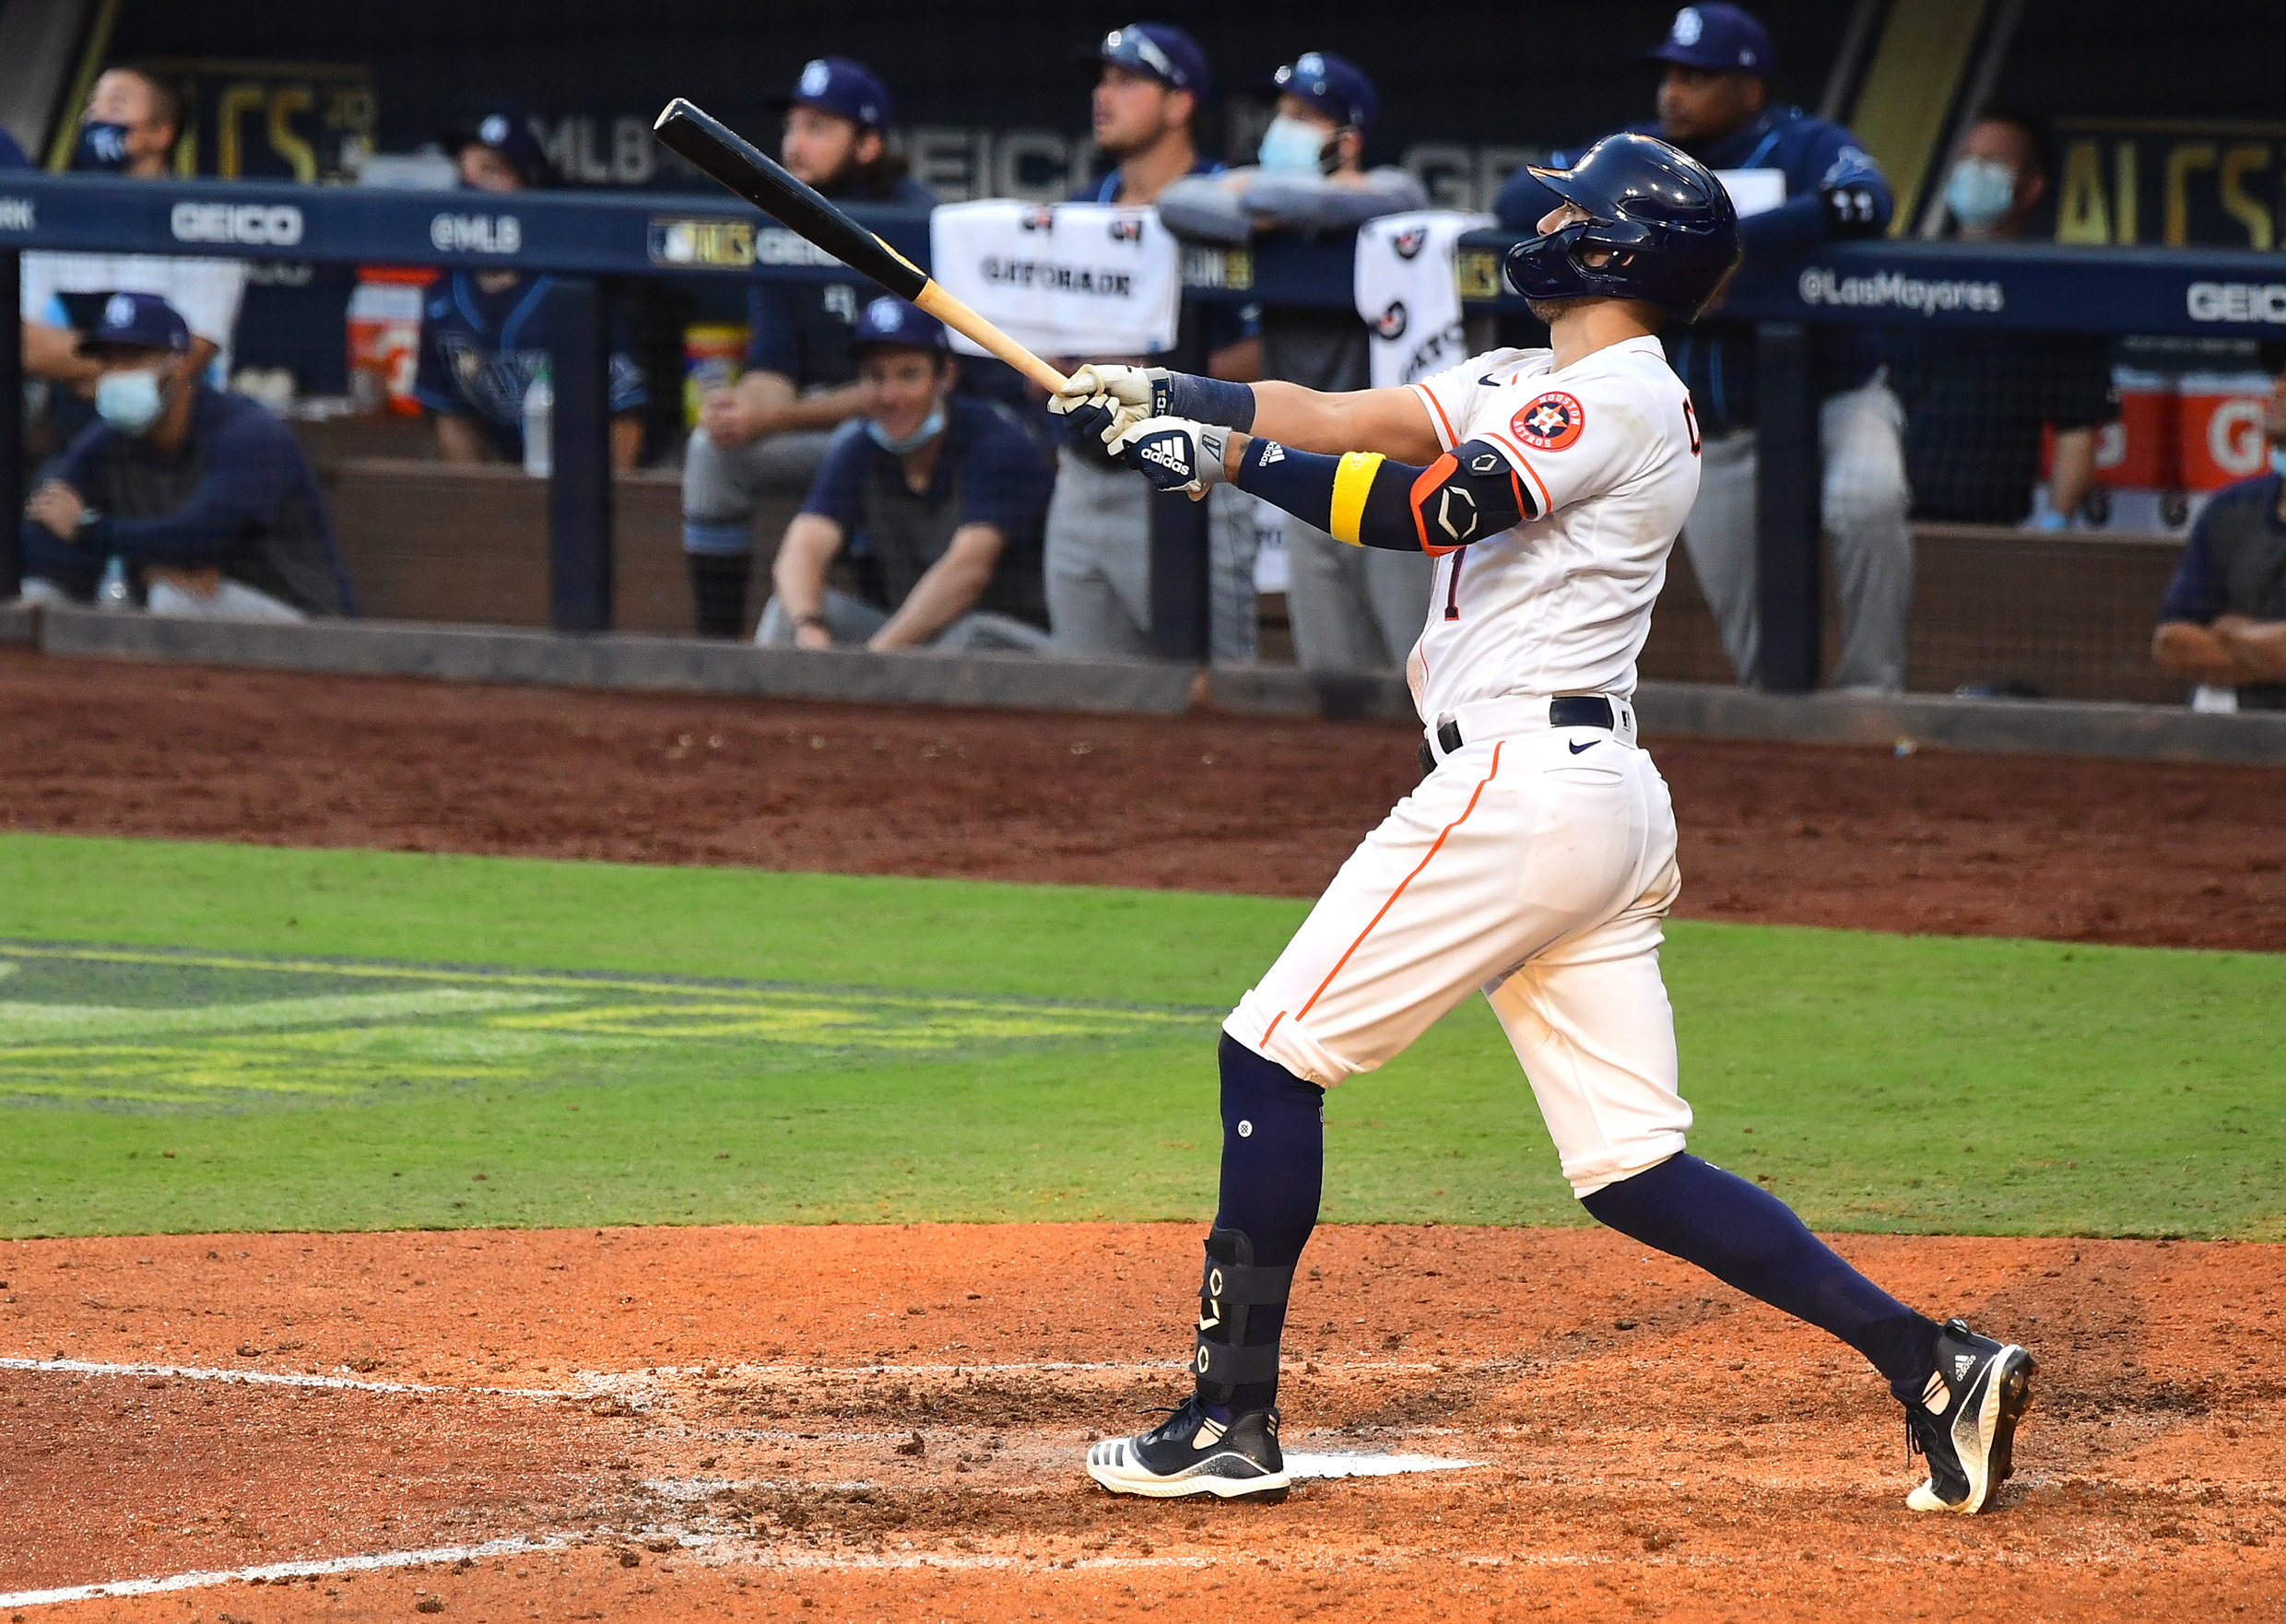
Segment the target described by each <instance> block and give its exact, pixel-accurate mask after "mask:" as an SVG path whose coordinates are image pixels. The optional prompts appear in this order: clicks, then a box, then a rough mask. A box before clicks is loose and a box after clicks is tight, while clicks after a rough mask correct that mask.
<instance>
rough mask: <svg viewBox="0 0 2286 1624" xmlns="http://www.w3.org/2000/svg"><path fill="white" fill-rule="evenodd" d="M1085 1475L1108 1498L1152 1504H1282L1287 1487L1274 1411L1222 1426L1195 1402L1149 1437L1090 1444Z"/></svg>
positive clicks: (1140, 1435)
mask: <svg viewBox="0 0 2286 1624" xmlns="http://www.w3.org/2000/svg"><path fill="white" fill-rule="evenodd" d="M1088 1476H1089V1477H1092V1478H1094V1479H1095V1480H1096V1481H1097V1482H1098V1483H1100V1484H1102V1486H1103V1487H1104V1488H1106V1489H1110V1490H1111V1491H1112V1492H1113V1493H1114V1494H1145V1495H1149V1496H1150V1497H1152V1498H1153V1499H1155V1500H1169V1499H1172V1498H1173V1497H1175V1496H1177V1495H1184V1494H1211V1495H1213V1496H1215V1497H1216V1498H1217V1499H1219V1500H1284V1499H1285V1498H1286V1490H1287V1489H1289V1488H1290V1487H1291V1486H1292V1484H1293V1479H1292V1478H1291V1477H1289V1476H1288V1475H1287V1472H1286V1457H1285V1456H1284V1455H1283V1454H1282V1453H1279V1447H1278V1412H1277V1411H1276V1410H1255V1411H1254V1412H1252V1413H1251V1414H1248V1415H1243V1416H1240V1417H1239V1418H1237V1419H1235V1420H1233V1421H1231V1423H1230V1424H1229V1425H1228V1426H1225V1425H1224V1424H1223V1423H1222V1422H1220V1421H1218V1420H1216V1419H1215V1418H1213V1417H1212V1416H1209V1415H1208V1413H1207V1412H1206V1410H1205V1409H1204V1408H1202V1407H1201V1406H1200V1405H1199V1402H1198V1400H1197V1398H1196V1396H1194V1397H1192V1398H1191V1399H1190V1400H1188V1401H1187V1402H1186V1403H1184V1405H1183V1406H1181V1407H1180V1408H1178V1409H1177V1410H1176V1411H1175V1412H1174V1413H1173V1414H1172V1415H1171V1416H1169V1417H1168V1418H1166V1419H1165V1420H1163V1421H1161V1422H1160V1424H1159V1425H1158V1426H1156V1427H1153V1428H1152V1429H1151V1430H1149V1431H1148V1432H1138V1433H1137V1434H1136V1435H1135V1436H1134V1437H1133V1438H1107V1439H1105V1440H1103V1441H1102V1442H1101V1443H1091V1444H1090V1445H1089V1446H1088Z"/></svg>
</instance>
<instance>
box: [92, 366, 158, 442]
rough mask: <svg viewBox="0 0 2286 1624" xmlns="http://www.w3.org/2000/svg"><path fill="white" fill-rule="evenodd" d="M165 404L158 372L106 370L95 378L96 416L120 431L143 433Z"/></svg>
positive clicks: (124, 432)
mask: <svg viewBox="0 0 2286 1624" xmlns="http://www.w3.org/2000/svg"><path fill="white" fill-rule="evenodd" d="M166 405H167V399H166V396H165V394H162V393H161V392H160V390H159V374H158V373H157V372H153V371H133V372H106V373H104V374H103V375H102V376H101V377H100V378H99V379H97V380H96V381H95V412H96V416H98V417H100V418H102V419H103V420H104V421H105V422H106V423H109V424H110V425H111V426H112V428H114V429H116V430H119V431H120V432H121V433H122V434H134V435H140V434H142V433H143V432H144V431H145V430H147V429H149V428H150V426H151V425H152V424H153V423H156V422H158V421H159V413H160V412H161V411H163V410H165V409H166Z"/></svg>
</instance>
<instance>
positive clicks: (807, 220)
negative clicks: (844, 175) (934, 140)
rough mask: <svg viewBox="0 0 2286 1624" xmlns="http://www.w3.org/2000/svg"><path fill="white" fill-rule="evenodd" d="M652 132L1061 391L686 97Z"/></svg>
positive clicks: (891, 252) (915, 269) (794, 227)
mask: <svg viewBox="0 0 2286 1624" xmlns="http://www.w3.org/2000/svg"><path fill="white" fill-rule="evenodd" d="M651 130H652V134H653V135H656V136H657V137H658V138H659V141H660V143H661V144H662V145H663V146H665V147H667V148H669V149H670V150H672V151H675V152H678V153H680V154H682V156H683V157H685V158H687V159H689V160H690V161H691V162H692V163H694V164H696V165H697V166H698V167H699V168H700V169H701V171H704V172H705V173H706V174H708V175H709V176H711V177H712V178H713V179H714V180H715V181H718V182H721V183H722V184H723V185H724V186H725V187H727V188H729V189H730V190H731V191H732V192H735V193H736V194H738V195H739V196H740V197H743V198H745V199H746V200H747V201H748V203H750V204H752V205H753V206H755V207H756V208H759V209H760V210H761V211H762V212H763V213H764V214H766V215H768V216H769V217H770V218H772V219H773V220H776V221H777V222H778V223H779V224H780V225H782V226H784V227H785V228H786V229H788V230H790V231H793V232H795V234H796V235H798V236H801V237H804V238H806V239H807V240H808V241H811V242H814V243H816V244H817V245H818V246H819V248H822V249H824V250H825V251H826V252H827V253H830V254H831V255H832V256H833V257H834V258H835V259H838V260H840V261H841V262H842V263H843V265H847V266H848V267H849V268H850V269H851V270H853V271H856V272H858V273H860V274H861V275H864V276H867V277H872V278H873V279H874V280H875V281H876V282H878V283H879V284H880V285H881V286H882V287H884V288H888V289H889V290H890V292H891V293H894V294H895V295H896V296H897V297H898V298H900V299H901V300H905V301H906V302H907V303H909V304H916V305H919V306H920V307H921V308H922V309H923V310H925V311H926V312H928V313H929V314H931V315H933V316H935V317H936V318H937V320H938V321H940V322H942V323H944V324H945V325H946V326H948V327H950V328H951V329H952V330H953V331H954V332H956V333H959V334H960V335H963V336H964V337H966V338H968V339H970V340H971V341H972V342H973V343H975V344H976V345H977V346H978V347H980V348H982V349H984V350H985V351H987V352H989V353H990V354H993V355H996V356H998V357H999V358H1000V359H1002V360H1004V361H1006V362H1007V363H1008V365H1010V366H1011V367H1014V368H1015V369H1016V370H1017V371H1019V372H1021V373H1023V374H1024V376H1025V377H1027V378H1030V379H1031V381H1032V382H1035V383H1037V384H1039V385H1040V386H1041V387H1042V388H1043V389H1045V390H1046V391H1047V392H1048V393H1049V394H1055V393H1057V392H1058V391H1060V390H1061V389H1062V388H1063V387H1064V385H1065V382H1066V380H1065V377H1064V374H1063V373H1061V372H1059V371H1056V370H1055V368H1054V367H1052V366H1050V365H1048V363H1047V362H1045V361H1043V360H1042V359H1040V358H1039V357H1038V356H1036V355H1034V354H1032V352H1031V350H1029V349H1026V348H1025V347H1023V346H1022V345H1020V344H1019V343H1017V342H1016V340H1015V339H1013V338H1011V337H1009V336H1008V335H1007V334H1006V333H1003V332H1002V331H1000V329H999V328H997V327H996V326H994V325H993V324H991V323H990V322H988V321H986V320H984V317H982V316H980V315H978V314H977V313H976V312H974V311H972V310H971V309H970V308H969V307H968V306H967V305H965V304H963V303H961V302H960V300H957V299H955V298H954V297H953V296H952V295H951V294H949V293H948V292H946V291H945V290H944V289H943V288H939V287H938V286H937V284H936V283H935V282H934V281H933V280H931V279H930V277H929V276H928V274H927V273H926V272H925V271H923V270H922V269H921V267H920V266H918V265H914V264H913V262H912V261H911V260H909V259H907V258H906V257H905V256H904V255H903V254H901V253H898V252H897V251H896V250H895V249H894V248H891V247H890V245H889V244H888V243H886V242H884V241H881V240H880V239H879V238H878V237H876V236H875V235H874V234H873V233H872V232H870V231H868V230H866V229H865V228H864V227H863V226H861V225H859V224H858V223H857V222H856V221H855V220H853V219H851V218H849V216H847V215H845V214H843V212H842V211H841V210H840V209H838V208H836V207H835V206H833V205H832V204H831V203H829V202H828V201H826V199H825V198H824V197H822V196H820V195H819V194H818V192H817V191H816V190H815V189H814V188H812V187H810V186H807V185H805V184H804V183H803V182H801V181H799V180H797V179H795V177H794V176H793V175H792V174H789V173H788V172H787V171H786V169H785V167H784V165H783V164H780V163H779V162H777V161H776V160H775V159H772V158H771V157H769V156H768V155H767V154H765V153H763V152H761V151H760V150H758V149H757V148H756V147H754V146H753V145H752V144H751V143H750V142H748V141H747V140H746V139H745V138H744V137H743V136H741V135H739V134H738V133H737V132H736V130H734V129H732V128H730V126H729V125H727V124H724V123H723V122H722V121H721V120H719V119H716V118H713V117H711V116H710V115H708V114H707V113H705V112H701V111H700V110H699V109H698V108H696V107H693V106H692V105H691V104H690V103H689V102H688V101H686V100H683V99H682V98H681V97H679V96H678V97H676V98H675V100H672V101H670V102H668V103H667V104H666V111H665V112H662V113H660V114H659V118H658V122H657V123H656V124H653V125H652V126H651Z"/></svg>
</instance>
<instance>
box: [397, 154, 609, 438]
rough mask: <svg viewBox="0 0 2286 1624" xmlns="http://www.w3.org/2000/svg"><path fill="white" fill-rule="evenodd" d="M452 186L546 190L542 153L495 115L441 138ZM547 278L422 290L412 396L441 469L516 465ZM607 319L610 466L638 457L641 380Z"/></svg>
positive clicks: (493, 274) (546, 335) (497, 275)
mask: <svg viewBox="0 0 2286 1624" xmlns="http://www.w3.org/2000/svg"><path fill="white" fill-rule="evenodd" d="M445 144H446V147H447V149H448V150H449V151H451V153H452V154H453V161H454V164H455V165H456V166H457V167H458V168H459V170H460V183H461V184H462V185H463V186H465V187H468V188H470V189H471V190H474V191H477V192H497V193H513V192H522V191H524V190H525V189H526V188H528V187H536V186H546V185H548V183H549V182H551V181H552V180H553V179H554V175H553V173H552V171H550V170H549V168H548V155H547V154H546V153H545V152H543V151H541V150H540V144H539V142H538V140H537V139H536V138H535V137H534V135H533V134H532V132H531V131H530V130H529V129H527V128H525V126H524V121H523V120H522V119H520V118H518V117H517V116H516V115H515V114H514V113H513V112H507V111H505V110H501V111H498V112H489V113H487V114H486V115H485V116H484V117H483V118H481V119H478V120H477V123H476V125H475V126H474V127H473V128H471V129H466V130H456V131H454V132H452V133H451V134H450V135H448V136H447V137H446V143H445ZM555 283H556V279H555V278H554V277H551V276H546V275H542V276H532V275H529V274H527V273H525V272H523V271H454V272H453V273H452V274H451V275H449V276H447V277H444V278H443V280H442V281H440V282H438V283H437V284H436V285H435V286H433V287H432V288H430V294H429V303H428V305H427V307H426V308H425V310H424V311H423V312H422V320H421V332H420V365H419V369H418V371H417V372H416V373H415V374H414V378H413V398H414V399H416V400H418V402H419V403H420V404H421V406H423V407H424V408H426V409H427V411H428V413H429V416H430V421H431V422H432V423H433V424H434V425H435V427H436V434H437V452H438V454H439V455H441V456H442V457H443V459H444V460H445V461H446V462H448V463H492V462H500V461H502V460H505V461H508V462H521V461H523V460H524V400H525V397H526V395H527V394H529V393H530V391H531V388H532V385H533V382H535V380H536V379H537V378H538V377H539V376H540V374H541V373H542V372H543V371H545V370H546V368H547V365H548V347H549V342H550V338H551V336H552V334H551V328H552V325H553V320H554V315H555V308H556V307H555V303H554V301H553V300H550V299H549V297H548V295H549V293H550V292H551V291H552V290H553V288H554V287H555ZM628 347H629V346H628V343H627V337H626V334H625V332H624V331H623V330H622V326H621V324H620V323H619V321H618V320H617V318H616V315H615V318H614V321H613V324H612V343H611V465H612V466H613V467H615V468H631V467H633V466H634V465H635V464H636V462H637V460H638V459H639V458H640V457H641V456H642V441H643V425H642V407H643V402H644V400H645V398H646V395H645V393H644V389H643V376H642V370H641V369H640V368H638V367H637V366H636V365H635V360H634V358H633V357H632V356H630V354H628Z"/></svg>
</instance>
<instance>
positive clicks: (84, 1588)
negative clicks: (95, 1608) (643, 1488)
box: [0, 1534, 592, 1607]
mask: <svg viewBox="0 0 2286 1624" xmlns="http://www.w3.org/2000/svg"><path fill="white" fill-rule="evenodd" d="M591 1537H592V1536H589V1535H585V1534H550V1535H544V1536H539V1537H537V1538H527V1537H524V1536H514V1537H513V1538H508V1539H488V1540H486V1541H485V1542H484V1543H483V1544H481V1545H441V1546H433V1547H430V1548H429V1549H426V1550H392V1551H378V1552H374V1553H372V1554H370V1555H366V1556H355V1557H324V1558H320V1559H317V1560H315V1561H308V1562H268V1563H265V1564H264V1565H263V1566H261V1567H258V1568H231V1569H228V1570H213V1571H198V1572H192V1573H170V1574H168V1575H166V1576H165V1577H163V1578H159V1579H114V1580H110V1581H108V1582H106V1583H101V1584H65V1585H59V1586H57V1587H55V1588H53V1589H51V1590H19V1591H16V1592H14V1593H13V1594H11V1595H0V1607H42V1606H54V1605H56V1604H57V1603H60V1602H84V1601H95V1600H98V1599H100V1598H107V1597H108V1598H119V1597H126V1596H137V1595H165V1594H167V1593H168V1592H170V1591H176V1590H204V1589H206V1588H208V1587H209V1586H212V1585H217V1584H251V1583H264V1584H269V1583H276V1582H277V1581H278V1580H281V1579H323V1578H325V1577H326V1576H327V1575H329V1574H334V1573H377V1572H382V1571H386V1570H389V1569H392V1568H423V1567H427V1566H429V1565H430V1564H431V1563H436V1562H458V1561H477V1560H479V1559H483V1558H486V1557H515V1556H536V1555H542V1554H545V1553H547V1552H548V1551H559V1550H568V1549H570V1548H572V1547H573V1546H576V1545H583V1544H585V1543H587V1542H588V1540H589V1539H590V1538H591Z"/></svg>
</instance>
